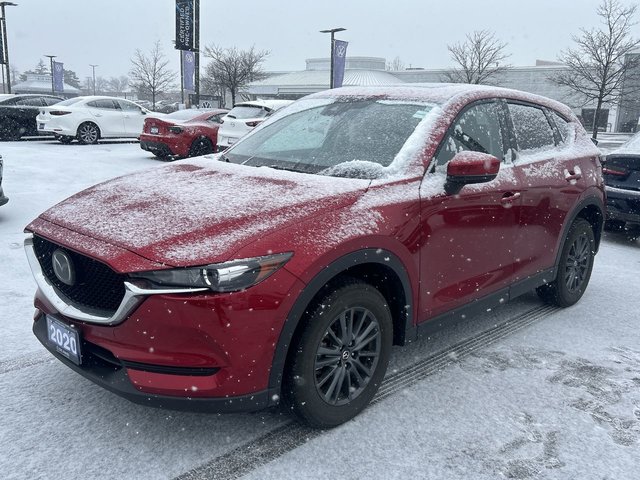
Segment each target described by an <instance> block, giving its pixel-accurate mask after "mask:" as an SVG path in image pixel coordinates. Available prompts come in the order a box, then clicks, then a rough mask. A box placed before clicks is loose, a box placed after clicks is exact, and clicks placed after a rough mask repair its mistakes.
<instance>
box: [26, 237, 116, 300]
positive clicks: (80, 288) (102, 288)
mask: <svg viewBox="0 0 640 480" xmlns="http://www.w3.org/2000/svg"><path fill="white" fill-rule="evenodd" d="M33 247H34V250H35V253H36V256H37V258H38V262H40V266H41V267H42V272H43V273H44V276H45V277H46V278H47V280H49V282H50V283H51V284H52V285H53V286H54V287H55V288H56V289H57V290H58V291H59V292H60V293H62V294H64V296H65V297H67V298H68V299H69V300H71V302H73V304H74V306H76V307H77V308H79V309H80V310H82V307H90V308H93V309H98V310H107V311H111V312H115V311H116V310H117V309H118V307H119V306H120V303H121V302H122V299H123V297H124V294H125V288H124V281H125V278H126V277H125V276H124V275H120V274H118V273H116V272H114V271H113V270H111V268H109V267H108V266H107V265H105V264H104V263H101V262H98V261H96V260H93V259H91V258H89V257H85V256H84V255H81V254H79V253H77V252H74V251H71V250H67V249H65V248H63V247H61V246H59V245H56V244H55V243H52V242H49V241H48V240H45V239H44V238H42V237H38V236H37V235H36V236H34V237H33ZM58 248H59V249H61V250H63V251H64V252H65V253H66V254H67V255H69V257H70V258H71V261H72V262H73V265H74V268H75V271H76V282H75V284H74V285H67V284H65V283H62V282H61V281H60V280H59V279H58V277H56V275H55V273H54V271H53V264H52V260H51V255H52V254H53V252H54V251H55V250H56V249H58Z"/></svg>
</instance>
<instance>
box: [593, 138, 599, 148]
mask: <svg viewBox="0 0 640 480" xmlns="http://www.w3.org/2000/svg"><path fill="white" fill-rule="evenodd" d="M591 141H592V142H593V144H594V145H596V146H597V145H598V143H599V142H598V140H597V139H595V138H593V137H591Z"/></svg>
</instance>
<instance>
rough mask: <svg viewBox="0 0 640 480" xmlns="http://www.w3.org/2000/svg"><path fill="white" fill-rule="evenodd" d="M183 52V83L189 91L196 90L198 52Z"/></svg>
mask: <svg viewBox="0 0 640 480" xmlns="http://www.w3.org/2000/svg"><path fill="white" fill-rule="evenodd" d="M180 53H181V54H182V65H183V68H182V75H183V78H182V82H183V83H182V85H183V86H184V89H185V90H187V91H189V92H195V90H196V87H195V83H194V78H195V73H196V68H195V66H196V63H195V62H196V54H195V53H193V52H189V51H187V50H183V51H182V52H180Z"/></svg>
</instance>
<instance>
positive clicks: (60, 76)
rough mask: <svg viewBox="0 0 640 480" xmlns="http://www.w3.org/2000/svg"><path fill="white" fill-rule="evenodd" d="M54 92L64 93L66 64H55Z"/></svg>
mask: <svg viewBox="0 0 640 480" xmlns="http://www.w3.org/2000/svg"><path fill="white" fill-rule="evenodd" d="M53 90H54V91H55V92H59V93H62V92H64V64H63V63H62V62H53Z"/></svg>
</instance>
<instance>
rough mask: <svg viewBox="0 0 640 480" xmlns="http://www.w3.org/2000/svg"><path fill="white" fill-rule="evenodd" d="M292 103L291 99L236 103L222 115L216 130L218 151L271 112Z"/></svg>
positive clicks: (225, 147) (248, 130) (244, 133)
mask: <svg viewBox="0 0 640 480" xmlns="http://www.w3.org/2000/svg"><path fill="white" fill-rule="evenodd" d="M292 103H293V101H292V100H253V101H248V102H242V103H237V104H236V105H235V106H234V107H233V108H232V109H231V111H229V113H227V114H226V115H225V116H224V117H222V125H220V130H218V151H221V150H225V149H227V148H229V147H230V146H231V145H233V144H234V143H236V141H237V140H238V139H239V138H240V137H242V136H244V135H246V134H247V133H249V132H250V131H251V130H253V129H254V128H255V127H256V126H258V125H259V124H260V123H262V122H263V121H264V120H266V118H267V117H268V116H269V115H271V114H272V113H273V112H275V111H276V110H279V109H280V108H282V107H286V106H287V105H291V104H292Z"/></svg>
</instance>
